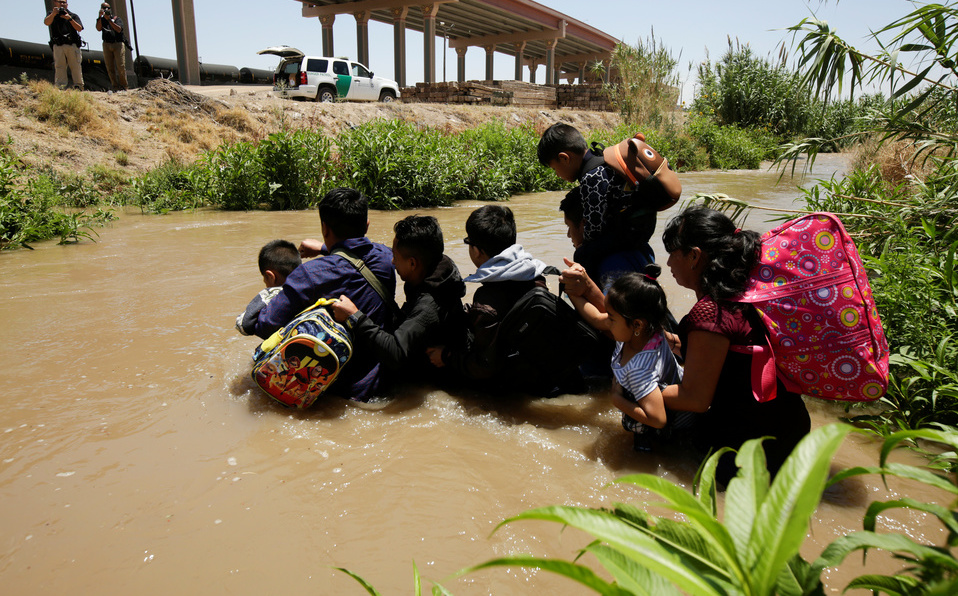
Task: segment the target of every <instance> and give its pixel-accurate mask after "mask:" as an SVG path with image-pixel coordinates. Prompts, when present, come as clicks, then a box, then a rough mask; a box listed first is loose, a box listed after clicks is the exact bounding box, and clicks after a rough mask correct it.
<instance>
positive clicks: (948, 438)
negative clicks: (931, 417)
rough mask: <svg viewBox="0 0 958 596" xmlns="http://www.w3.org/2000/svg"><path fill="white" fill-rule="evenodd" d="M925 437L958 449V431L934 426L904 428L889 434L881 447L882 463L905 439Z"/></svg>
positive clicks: (924, 438)
mask: <svg viewBox="0 0 958 596" xmlns="http://www.w3.org/2000/svg"><path fill="white" fill-rule="evenodd" d="M915 439H923V440H925V441H934V442H936V443H942V444H944V445H948V446H949V447H951V448H952V449H956V450H958V433H956V432H946V431H940V430H936V429H932V428H920V429H917V430H903V431H899V432H896V433H894V434H891V435H888V437H887V438H886V439H885V442H884V443H883V444H882V448H881V458H880V460H879V461H880V463H881V464H882V465H884V464H885V463H886V462H887V461H888V456H889V454H891V452H892V451H893V450H894V449H895V448H896V447H898V446H899V444H900V443H902V442H904V441H912V440H915Z"/></svg>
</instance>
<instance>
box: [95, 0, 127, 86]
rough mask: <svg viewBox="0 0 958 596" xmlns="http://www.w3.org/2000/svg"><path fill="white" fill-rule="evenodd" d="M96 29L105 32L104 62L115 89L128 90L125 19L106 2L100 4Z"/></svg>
mask: <svg viewBox="0 0 958 596" xmlns="http://www.w3.org/2000/svg"><path fill="white" fill-rule="evenodd" d="M96 30H97V31H102V32H103V62H104V64H105V65H106V73H107V74H108V75H110V85H111V86H112V87H113V90H114V91H119V90H121V89H122V90H124V91H126V43H125V41H124V33H123V20H122V19H120V17H118V16H116V15H114V14H113V10H112V9H111V8H110V5H109V4H107V3H106V2H104V3H102V4H100V14H99V15H98V16H97V18H96Z"/></svg>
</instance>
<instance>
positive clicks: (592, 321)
mask: <svg viewBox="0 0 958 596" xmlns="http://www.w3.org/2000/svg"><path fill="white" fill-rule="evenodd" d="M569 300H571V301H572V306H574V307H575V309H576V310H577V311H578V312H579V315H580V316H581V317H582V318H583V319H585V322H586V323H588V324H589V325H591V326H592V327H593V328H594V329H595V330H597V331H610V327H611V326H610V325H609V315H608V314H606V313H604V312H601V311H599V309H598V308H596V306H595V305H594V304H592V303H591V302H588V301H587V300H586V299H585V298H584V297H582V296H569Z"/></svg>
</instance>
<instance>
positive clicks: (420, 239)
mask: <svg viewBox="0 0 958 596" xmlns="http://www.w3.org/2000/svg"><path fill="white" fill-rule="evenodd" d="M393 230H394V231H395V233H396V236H395V238H394V239H393V247H392V253H393V265H394V266H395V268H396V272H397V273H398V274H399V277H401V278H402V280H403V282H404V285H403V289H404V291H405V294H406V302H405V303H404V304H403V306H402V309H401V310H400V315H399V319H400V320H399V323H398V325H397V326H396V330H395V331H394V332H390V331H387V330H385V329H383V328H382V327H381V326H379V325H377V324H376V323H375V322H373V321H372V320H371V319H370V318H369V317H368V316H366V314H365V313H364V312H363V311H362V310H360V309H359V308H358V307H357V306H356V304H355V303H353V301H352V300H350V298H349V297H348V296H346V295H342V296H340V297H339V300H338V301H337V302H336V303H335V304H333V306H332V307H331V308H332V312H333V316H334V317H335V318H336V320H337V321H339V322H340V323H345V324H346V325H347V327H349V328H350V330H351V331H352V333H353V340H354V341H355V342H356V344H357V345H358V346H359V349H361V350H364V351H367V350H368V351H369V352H371V353H373V354H375V356H376V358H377V359H378V360H379V361H380V362H381V363H382V364H383V366H385V367H386V369H387V370H388V371H390V373H392V374H394V375H396V376H398V377H401V378H406V379H416V378H421V377H422V375H423V374H431V373H433V372H434V369H433V370H430V367H429V366H428V365H429V360H428V357H427V356H426V348H427V347H429V346H435V345H450V346H459V345H460V344H461V343H462V342H461V338H462V336H463V334H464V314H465V313H464V311H463V309H462V297H463V296H464V295H465V293H466V284H465V283H463V281H462V278H461V277H460V276H459V269H458V268H457V267H456V264H455V263H454V262H453V261H452V259H450V258H449V257H448V256H446V255H445V254H443V252H444V250H445V245H444V243H443V237H442V229H441V228H440V227H439V222H438V221H437V220H436V218H435V217H432V216H428V215H425V216H420V215H410V216H409V217H406V218H405V219H401V220H399V221H397V222H396V224H395V226H394V227H393Z"/></svg>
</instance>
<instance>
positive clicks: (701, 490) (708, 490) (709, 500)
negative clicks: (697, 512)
mask: <svg viewBox="0 0 958 596" xmlns="http://www.w3.org/2000/svg"><path fill="white" fill-rule="evenodd" d="M726 451H731V449H729V448H728V447H723V448H722V449H719V450H718V451H717V452H715V453H713V454H712V455H710V456H709V457H708V458H706V460H705V461H704V462H703V463H702V465H701V466H699V469H698V471H697V472H696V473H695V481H694V482H693V484H692V492H694V493H695V494H696V495H698V498H699V502H700V503H702V507H704V508H705V509H706V510H707V511H711V512H712V515H713V516H714V515H716V514H717V512H718V510H717V508H716V504H715V503H716V499H715V493H716V490H717V488H716V484H717V483H716V482H715V471H716V470H717V469H718V463H719V460H720V459H721V458H722V455H723V454H725V452H726Z"/></svg>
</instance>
